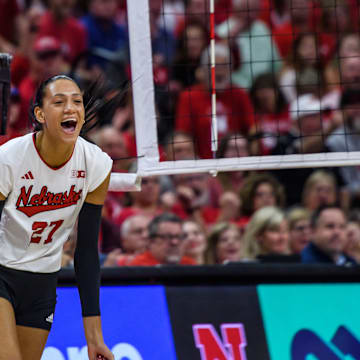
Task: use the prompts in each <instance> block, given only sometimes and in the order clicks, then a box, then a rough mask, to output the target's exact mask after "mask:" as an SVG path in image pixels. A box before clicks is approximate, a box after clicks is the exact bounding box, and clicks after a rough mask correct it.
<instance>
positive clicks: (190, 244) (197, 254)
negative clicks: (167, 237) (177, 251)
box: [183, 220, 207, 265]
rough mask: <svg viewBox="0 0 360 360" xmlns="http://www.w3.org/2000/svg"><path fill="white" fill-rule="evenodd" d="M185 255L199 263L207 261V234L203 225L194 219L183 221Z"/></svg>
mask: <svg viewBox="0 0 360 360" xmlns="http://www.w3.org/2000/svg"><path fill="white" fill-rule="evenodd" d="M183 233H184V237H185V239H184V243H183V246H184V255H185V256H188V257H190V258H192V259H193V260H194V261H195V263H196V264H197V265H203V264H204V263H205V251H206V247H207V240H206V235H205V233H204V231H203V229H202V228H201V226H200V225H199V224H198V223H197V222H195V221H192V220H185V221H184V223H183Z"/></svg>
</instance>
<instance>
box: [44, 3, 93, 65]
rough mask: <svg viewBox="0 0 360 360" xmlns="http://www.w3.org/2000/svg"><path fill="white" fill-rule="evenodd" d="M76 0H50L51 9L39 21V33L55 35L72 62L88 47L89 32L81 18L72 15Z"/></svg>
mask: <svg viewBox="0 0 360 360" xmlns="http://www.w3.org/2000/svg"><path fill="white" fill-rule="evenodd" d="M74 5H75V0H49V10H48V11H46V12H45V13H44V15H43V16H42V17H41V19H40V23H39V35H47V36H53V37H55V38H56V39H57V40H58V41H60V43H61V45H62V50H63V52H64V54H65V57H66V59H67V60H68V61H69V62H70V63H71V62H73V61H74V60H75V59H76V58H77V56H79V55H80V54H82V53H83V52H84V51H85V50H86V47H87V45H86V44H87V33H86V30H85V28H84V26H83V25H82V24H81V22H80V21H79V20H77V19H76V18H75V17H74V16H72V13H73V10H74Z"/></svg>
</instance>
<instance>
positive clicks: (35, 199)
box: [16, 185, 82, 217]
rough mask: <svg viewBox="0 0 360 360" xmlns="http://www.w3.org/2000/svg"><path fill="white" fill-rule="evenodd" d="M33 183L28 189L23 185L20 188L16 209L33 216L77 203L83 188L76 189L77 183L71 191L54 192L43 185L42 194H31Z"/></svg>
mask: <svg viewBox="0 0 360 360" xmlns="http://www.w3.org/2000/svg"><path fill="white" fill-rule="evenodd" d="M32 189H33V185H31V186H30V187H29V189H28V190H26V187H25V186H23V187H22V188H21V189H20V195H19V197H18V199H17V201H16V209H17V210H19V211H21V212H22V213H24V214H25V215H27V216H28V217H31V216H33V215H35V214H38V213H41V212H44V211H51V210H56V209H61V208H65V207H68V206H72V205H76V203H77V202H78V201H79V199H80V196H81V193H82V189H80V190H79V191H75V185H72V186H71V188H70V190H69V192H68V191H65V192H60V193H56V194H54V193H52V192H50V191H48V188H47V186H43V187H42V189H41V191H40V194H33V195H32V194H31V192H32Z"/></svg>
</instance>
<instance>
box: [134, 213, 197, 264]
mask: <svg viewBox="0 0 360 360" xmlns="http://www.w3.org/2000/svg"><path fill="white" fill-rule="evenodd" d="M183 240H184V234H183V229H182V220H181V219H180V218H179V217H177V216H176V215H174V214H171V213H164V214H161V215H159V216H157V217H155V218H154V219H153V220H152V221H151V222H150V224H149V245H148V249H147V251H145V252H143V253H142V254H139V255H137V256H136V257H135V258H134V260H133V261H131V262H130V264H129V265H132V266H153V265H195V261H194V260H193V259H191V258H189V257H186V256H184V255H183V254H184V246H183Z"/></svg>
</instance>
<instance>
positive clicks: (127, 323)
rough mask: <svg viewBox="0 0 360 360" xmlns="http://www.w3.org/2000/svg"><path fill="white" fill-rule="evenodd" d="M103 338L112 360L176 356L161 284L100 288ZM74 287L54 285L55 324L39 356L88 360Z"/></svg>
mask: <svg viewBox="0 0 360 360" xmlns="http://www.w3.org/2000/svg"><path fill="white" fill-rule="evenodd" d="M100 294H101V314H102V315H101V316H102V325H103V331H104V338H105V342H106V344H107V345H108V346H109V348H110V349H111V350H112V351H113V353H114V355H115V360H148V359H159V360H160V359H164V360H165V359H166V360H175V359H176V356H175V348H174V343H173V338H172V333H171V327H170V322H169V315H168V310H167V305H166V299H165V291H164V288H163V287H162V286H114V287H102V288H101V293H100ZM87 359H88V357H87V348H86V341H85V337H84V330H83V324H82V317H81V308H80V301H79V295H78V291H77V289H76V288H74V287H69V288H58V304H57V307H56V311H55V315H54V324H53V328H52V330H51V332H50V335H49V339H48V342H47V344H46V348H45V351H44V355H43V357H42V360H87Z"/></svg>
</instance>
